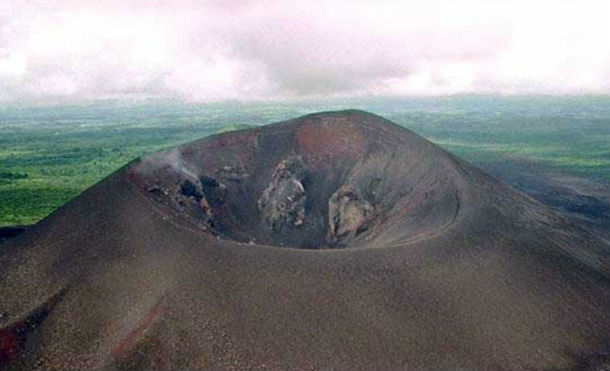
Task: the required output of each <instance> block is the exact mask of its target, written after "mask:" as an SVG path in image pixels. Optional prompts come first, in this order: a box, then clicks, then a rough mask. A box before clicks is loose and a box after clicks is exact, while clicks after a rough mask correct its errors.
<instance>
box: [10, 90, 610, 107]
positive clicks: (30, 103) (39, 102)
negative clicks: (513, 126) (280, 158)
mask: <svg viewBox="0 0 610 371" xmlns="http://www.w3.org/2000/svg"><path fill="white" fill-rule="evenodd" d="M476 97H481V98H502V99H504V98H506V99H512V98H514V99H518V98H529V97H532V98H557V99H570V98H592V99H608V98H610V93H571V94H568V93H566V94H543V93H539V94H501V93H457V94H445V95H345V96H304V97H290V98H287V97H284V98H268V99H264V98H250V99H225V100H212V101H199V100H189V99H185V98H182V97H166V96H118V97H90V98H83V99H75V98H72V97H48V98H45V99H36V100H35V99H29V100H13V101H0V109H2V108H18V107H37V106H40V107H45V106H80V105H89V104H97V103H100V104H103V103H121V104H130V103H133V104H138V103H146V102H160V103H177V104H185V105H217V104H218V105H221V104H257V103H260V104H266V103H269V104H274V103H290V102H295V103H299V102H316V103H319V102H320V101H324V100H328V101H340V100H359V99H362V100H375V99H380V100H383V99H391V100H402V99H404V100H426V99H430V100H443V99H452V98H476Z"/></svg>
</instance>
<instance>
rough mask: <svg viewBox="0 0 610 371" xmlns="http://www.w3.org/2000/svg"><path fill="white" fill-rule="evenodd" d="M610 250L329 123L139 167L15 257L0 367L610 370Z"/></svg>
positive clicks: (397, 132) (396, 145)
mask: <svg viewBox="0 0 610 371" xmlns="http://www.w3.org/2000/svg"><path fill="white" fill-rule="evenodd" d="M194 135H196V133H194ZM609 257H610V247H609V245H608V243H607V242H606V241H603V240H601V239H598V238H597V237H595V236H594V235H592V234H590V233H588V232H586V231H585V230H582V229H580V228H579V227H577V226H574V225H572V224H570V223H569V222H567V221H566V220H564V219H563V218H562V217H561V216H559V215H557V214H555V213H554V212H552V211H551V210H549V209H548V208H547V207H545V206H544V205H542V204H540V203H538V202H537V201H535V200H533V199H531V198H529V197H527V196H525V195H523V194H521V193H519V192H517V191H515V190H513V189H511V188H509V187H508V186H506V185H505V184H503V183H501V182H499V181H497V180H495V179H493V178H491V177H490V176H488V175H486V174H484V173H483V172H481V171H480V170H478V169H476V168H474V167H473V166H471V165H469V164H467V163H466V162H464V161H462V160H460V159H459V158H457V157H455V156H453V155H451V154H450V153H447V152H446V151H444V150H443V149H441V148H439V147H437V146H436V145H434V144H432V143H431V142H429V141H427V140H425V139H423V138H422V137H420V136H418V135H416V134H414V133H412V132H410V131H409V130H406V129H404V128H402V127H399V126H397V125H395V124H393V123H391V122H390V121H388V120H385V119H383V118H381V117H378V116H375V115H372V114H369V113H366V112H362V111H355V110H350V111H340V112H327V113H318V114H313V115H308V116H304V117H301V118H297V119H293V120H289V121H285V122H281V123H276V124H271V125H267V126H261V127H258V128H255V129H249V130H242V131H237V132H231V133H225V134H220V135H215V136H212V137H208V138H205V139H201V140H197V141H195V142H191V143H188V144H185V145H182V146H180V147H177V148H174V149H173V150H170V151H168V152H165V153H158V154H154V155H151V156H149V157H145V158H142V159H139V160H138V161H134V162H133V163H131V164H129V165H127V166H125V167H124V168H122V169H120V170H119V171H117V172H116V173H114V174H113V175H111V176H109V177H108V178H106V179H104V180H103V181H101V182H100V183H98V184H96V185H95V186H93V187H92V188H90V189H89V190H87V191H85V192H84V193H83V194H82V195H81V196H80V197H78V198H77V199H75V200H73V201H72V202H70V203H69V204H67V205H65V206H64V207H62V208H61V209H60V210H58V211H57V212H55V213H54V214H53V215H51V216H50V217H48V218H47V219H45V220H43V221H42V222H41V223H39V224H38V225H37V226H35V227H33V228H32V229H31V230H28V231H27V232H25V233H23V234H21V235H20V236H18V237H16V238H15V239H13V240H11V241H9V242H7V243H5V244H3V245H2V246H0V369H1V370H38V369H40V370H67V369H78V370H90V369H91V370H110V369H117V370H123V369H130V370H132V369H142V370H151V369H172V370H185V369H189V370H457V369H467V370H550V369H553V370H607V369H609V368H610V258H609Z"/></svg>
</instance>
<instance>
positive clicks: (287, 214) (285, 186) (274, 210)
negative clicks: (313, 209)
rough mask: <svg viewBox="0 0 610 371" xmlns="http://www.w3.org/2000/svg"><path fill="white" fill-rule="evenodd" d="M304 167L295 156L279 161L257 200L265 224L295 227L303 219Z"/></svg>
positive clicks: (274, 227) (299, 224) (275, 227)
mask: <svg viewBox="0 0 610 371" xmlns="http://www.w3.org/2000/svg"><path fill="white" fill-rule="evenodd" d="M305 174H306V169H305V167H304V165H303V162H302V161H301V159H299V158H298V157H294V158H290V159H286V160H283V161H282V162H280V163H279V164H278V165H277V167H276V168H275V170H274V172H273V175H272V176H271V182H270V183H269V186H268V187H267V188H266V189H265V191H264V192H263V194H262V196H261V198H260V199H259V200H258V208H259V210H260V211H261V214H262V215H263V218H264V221H265V223H266V224H267V226H268V227H270V228H271V229H273V231H275V232H281V231H282V229H284V228H285V227H299V226H301V225H303V223H304V222H305V200H306V199H307V195H306V194H305V188H304V187H303V183H302V180H303V178H304V177H305Z"/></svg>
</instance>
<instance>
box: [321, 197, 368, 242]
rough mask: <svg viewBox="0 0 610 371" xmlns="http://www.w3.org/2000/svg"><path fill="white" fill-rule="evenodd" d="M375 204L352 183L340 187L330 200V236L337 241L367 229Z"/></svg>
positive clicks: (330, 239) (331, 240)
mask: <svg viewBox="0 0 610 371" xmlns="http://www.w3.org/2000/svg"><path fill="white" fill-rule="evenodd" d="M373 210H374V209H373V206H372V205H371V203H369V202H368V201H367V200H365V199H364V197H363V196H362V194H361V193H360V192H359V191H358V189H357V188H356V187H354V186H352V185H344V186H342V187H341V188H339V189H338V190H337V191H336V192H335V193H333V195H332V196H331V197H330V199H329V200H328V238H329V241H330V242H331V243H337V242H340V241H342V240H345V239H348V238H350V237H355V236H356V235H358V234H360V233H361V232H363V231H365V230H366V229H367V228H368V226H369V223H370V221H371V219H372V217H373Z"/></svg>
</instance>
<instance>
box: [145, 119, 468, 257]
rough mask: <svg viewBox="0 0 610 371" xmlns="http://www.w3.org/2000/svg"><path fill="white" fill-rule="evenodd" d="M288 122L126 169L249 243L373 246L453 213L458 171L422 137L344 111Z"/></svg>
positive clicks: (160, 197)
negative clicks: (370, 122) (131, 170)
mask: <svg viewBox="0 0 610 371" xmlns="http://www.w3.org/2000/svg"><path fill="white" fill-rule="evenodd" d="M294 126H295V123H294V122H288V123H285V124H279V125H274V126H271V127H266V128H264V129H254V130H247V131H242V132H237V133H231V134H228V135H227V134H224V135H219V136H215V137H212V138H208V139H204V140H203V141H201V142H198V143H195V144H188V145H186V146H183V147H180V148H177V149H175V150H173V151H171V152H169V153H164V154H160V155H158V156H152V157H150V158H147V159H145V160H143V161H142V163H140V164H138V165H137V166H136V167H135V168H134V169H133V173H134V174H135V175H136V176H135V178H136V179H137V180H138V182H139V183H140V184H141V185H142V187H143V188H146V190H147V192H148V197H149V198H151V199H152V200H154V202H156V203H157V204H159V205H162V207H163V208H166V209H171V211H169V210H168V211H169V212H172V213H173V214H174V215H176V216H178V217H181V218H184V219H188V220H189V222H190V223H191V224H195V225H197V226H198V227H200V228H201V229H204V230H208V231H209V232H210V233H212V234H214V235H216V236H218V237H219V238H223V239H231V240H236V241H239V242H242V243H248V244H250V245H253V244H263V245H267V246H276V247H293V248H302V249H317V250H319V249H328V248H349V247H359V248H365V247H375V246H379V241H380V240H383V241H384V243H386V244H387V243H388V242H398V241H392V240H394V239H396V238H394V237H392V236H397V235H398V236H399V237H398V239H400V240H401V241H404V240H408V239H410V238H417V236H419V235H422V234H431V233H437V232H438V231H439V230H441V229H442V228H444V227H446V226H448V225H450V224H451V223H452V222H453V221H454V220H455V219H456V218H457V216H458V213H459V204H460V201H459V197H460V196H459V191H458V188H459V186H458V183H459V181H460V180H459V178H460V177H461V175H460V173H459V171H458V169H457V168H456V166H455V163H454V162H453V160H452V158H451V157H449V156H442V158H441V159H439V158H438V157H439V156H438V154H436V153H435V152H438V150H437V149H436V148H434V147H433V146H430V145H428V144H427V143H426V142H424V141H423V140H422V139H421V138H419V137H417V136H415V135H413V136H407V137H405V136H399V135H396V133H392V130H396V128H392V127H383V126H380V125H374V124H373V125H371V124H369V123H367V121H366V120H364V121H359V120H356V121H354V120H351V119H350V115H349V114H348V115H346V114H339V115H332V114H329V115H324V116H318V117H316V116H311V117H310V118H309V120H307V122H305V123H303V124H300V125H298V127H297V128H295V127H294ZM295 129H296V130H295ZM422 146H424V147H426V148H425V151H424V152H423V153H421V151H419V150H418V151H415V150H413V149H414V148H418V149H420V147H422ZM426 152H429V153H426ZM397 231H401V233H399V234H398V233H396V232H397Z"/></svg>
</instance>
